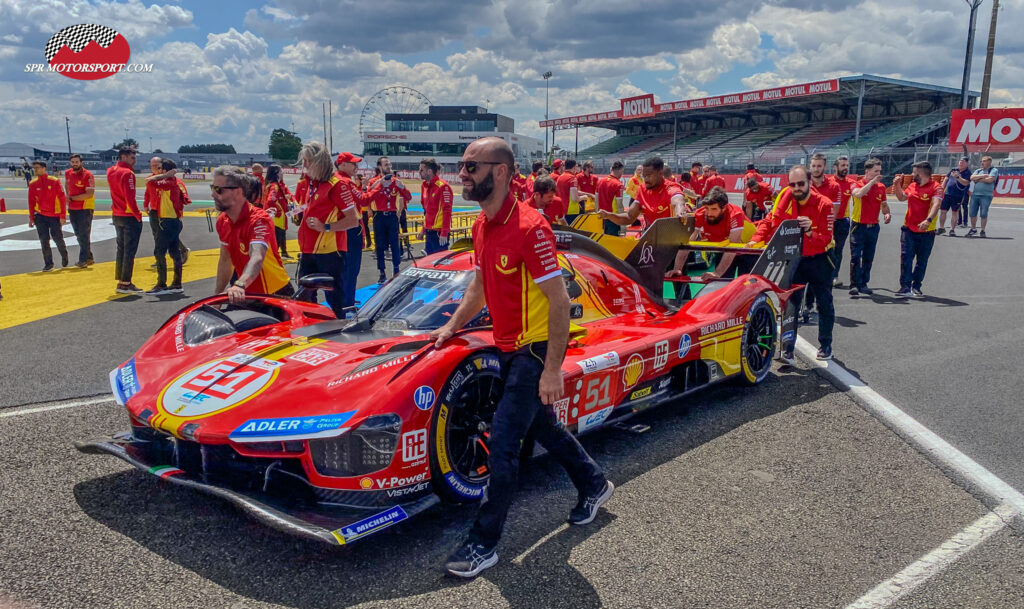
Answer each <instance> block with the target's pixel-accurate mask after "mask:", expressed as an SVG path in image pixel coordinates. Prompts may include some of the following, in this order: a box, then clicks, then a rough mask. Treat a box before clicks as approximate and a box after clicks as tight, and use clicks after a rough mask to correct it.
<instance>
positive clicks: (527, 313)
mask: <svg viewBox="0 0 1024 609" xmlns="http://www.w3.org/2000/svg"><path fill="white" fill-rule="evenodd" d="M473 249H474V251H475V252H476V269H477V271H478V272H479V273H480V278H481V280H482V281H483V284H484V299H485V300H486V302H487V309H488V311H489V312H490V314H491V320H492V322H493V326H494V342H495V344H496V345H497V346H498V348H499V349H501V350H502V351H515V350H516V349H519V348H520V347H522V346H524V345H527V344H529V343H535V342H541V341H545V340H547V339H548V309H549V306H550V305H549V304H548V299H547V296H545V295H544V293H543V292H542V291H541V290H540V288H539V287H537V284H538V283H542V282H544V281H547V280H549V279H553V278H557V277H560V276H561V272H562V270H561V268H560V267H559V265H558V255H557V253H556V250H555V235H554V233H553V232H552V231H551V227H550V226H549V225H548V223H547V221H545V220H544V218H543V217H542V216H541V215H540V214H539V213H538V212H537V210H535V209H533V208H532V207H530V206H529V205H524V204H523V203H521V202H519V201H516V200H515V198H513V197H512V195H511V194H509V196H508V197H506V198H505V203H504V204H503V205H502V206H501V209H500V210H499V211H498V214H497V215H496V216H495V217H494V219H493V220H488V219H487V215H486V214H484V213H482V212H481V213H480V215H479V216H478V217H477V219H476V223H475V224H473Z"/></svg>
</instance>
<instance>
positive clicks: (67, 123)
mask: <svg viewBox="0 0 1024 609" xmlns="http://www.w3.org/2000/svg"><path fill="white" fill-rule="evenodd" d="M64 128H65V129H67V132H68V156H69V157H70V156H71V119H70V118H68V117H66V116H65V117H64ZM68 162H69V163H70V162H71V161H70V159H69V160H68Z"/></svg>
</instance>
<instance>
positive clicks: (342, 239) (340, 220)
mask: <svg viewBox="0 0 1024 609" xmlns="http://www.w3.org/2000/svg"><path fill="white" fill-rule="evenodd" d="M346 158H347V157H346ZM354 158H359V157H354ZM343 160H345V159H343ZM360 160H361V159H360ZM299 161H301V162H302V166H303V167H304V168H305V170H306V175H307V176H309V187H308V188H307V189H306V192H305V201H303V203H304V205H305V209H304V210H303V212H302V222H301V223H300V224H299V252H301V255H300V256H299V277H302V276H304V275H310V274H312V273H326V274H328V275H330V276H331V277H332V278H333V279H334V289H333V290H330V291H328V292H327V303H328V304H329V305H330V307H331V310H332V311H334V315H335V317H337V318H338V319H344V318H345V306H346V305H345V300H346V294H347V292H346V291H345V262H346V256H345V252H346V251H347V250H348V235H347V234H346V231H348V229H350V228H352V227H354V226H356V225H358V224H359V215H358V212H357V211H356V206H357V204H358V202H357V201H356V200H355V199H354V198H353V197H352V191H353V190H354V189H355V186H354V185H351V186H350V184H351V181H350V180H345V181H344V183H343V181H342V180H341V179H340V178H338V177H337V176H336V175H334V163H332V162H331V154H330V152H328V150H327V147H326V146H324V145H323V144H321V143H320V142H309V143H307V144H306V145H305V146H303V147H302V150H301V151H300V152H299ZM354 163H358V161H352V159H348V160H347V161H346V165H348V166H351V165H353V164H354Z"/></svg>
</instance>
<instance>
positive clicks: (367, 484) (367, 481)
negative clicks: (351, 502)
mask: <svg viewBox="0 0 1024 609" xmlns="http://www.w3.org/2000/svg"><path fill="white" fill-rule="evenodd" d="M359 486H361V487H363V488H365V489H367V490H369V489H371V488H373V479H372V478H360V479H359Z"/></svg>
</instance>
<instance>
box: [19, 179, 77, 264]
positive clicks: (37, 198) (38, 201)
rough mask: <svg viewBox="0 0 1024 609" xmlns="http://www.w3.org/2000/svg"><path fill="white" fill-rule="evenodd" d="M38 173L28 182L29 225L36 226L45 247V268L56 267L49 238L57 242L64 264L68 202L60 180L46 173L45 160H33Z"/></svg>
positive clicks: (41, 242) (65, 259) (66, 251)
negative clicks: (62, 228)
mask: <svg viewBox="0 0 1024 609" xmlns="http://www.w3.org/2000/svg"><path fill="white" fill-rule="evenodd" d="M32 170H33V171H34V172H35V174H36V177H34V178H32V180H31V181H30V182H29V183H28V226H29V228H32V227H33V226H34V227H35V229H36V233H37V234H38V235H39V245H40V246H41V247H42V250H43V263H44V266H43V270H44V271H52V270H53V251H52V250H50V239H53V242H54V243H56V244H57V251H59V252H60V261H61V266H67V265H68V248H67V246H66V245H65V244H64V233H63V232H62V231H61V226H63V225H64V223H65V222H67V216H68V204H67V197H65V196H64V188H63V187H62V186H61V185H60V180H58V179H57V178H56V177H54V176H51V175H49V174H47V173H46V161H32Z"/></svg>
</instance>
